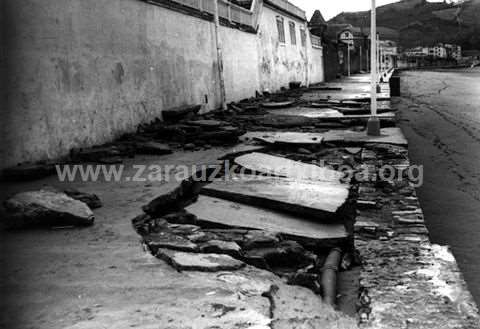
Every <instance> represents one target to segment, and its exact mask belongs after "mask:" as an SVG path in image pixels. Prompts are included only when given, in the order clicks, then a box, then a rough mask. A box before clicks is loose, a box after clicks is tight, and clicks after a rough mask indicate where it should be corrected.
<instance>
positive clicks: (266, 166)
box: [235, 152, 344, 183]
mask: <svg viewBox="0 0 480 329" xmlns="http://www.w3.org/2000/svg"><path fill="white" fill-rule="evenodd" d="M235 163H237V164H239V165H240V166H242V167H244V168H247V169H250V170H253V171H257V172H261V173H266V174H270V175H275V176H282V177H288V178H293V179H301V180H304V179H307V180H312V181H321V182H332V183H339V182H340V179H342V178H343V176H344V175H343V173H341V172H340V171H336V170H332V169H328V168H325V167H319V166H317V165H313V164H308V163H303V162H299V161H293V160H290V159H287V158H282V157H278V156H274V155H270V154H265V153H258V152H252V153H248V154H245V155H242V156H239V157H237V158H235Z"/></svg>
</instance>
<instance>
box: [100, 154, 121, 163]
mask: <svg viewBox="0 0 480 329" xmlns="http://www.w3.org/2000/svg"><path fill="white" fill-rule="evenodd" d="M97 162H98V163H103V164H117V163H122V162H123V159H122V157H120V156H112V157H106V158H99V159H98V161H97Z"/></svg>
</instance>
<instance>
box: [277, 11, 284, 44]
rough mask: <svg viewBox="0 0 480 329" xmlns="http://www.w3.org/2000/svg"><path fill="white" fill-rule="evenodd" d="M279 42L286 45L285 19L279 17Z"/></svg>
mask: <svg viewBox="0 0 480 329" xmlns="http://www.w3.org/2000/svg"><path fill="white" fill-rule="evenodd" d="M277 29H278V41H279V42H281V43H285V28H284V26H283V17H280V16H277Z"/></svg>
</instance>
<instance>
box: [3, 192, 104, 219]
mask: <svg viewBox="0 0 480 329" xmlns="http://www.w3.org/2000/svg"><path fill="white" fill-rule="evenodd" d="M4 206H5V209H6V216H5V219H4V221H5V224H6V226H7V227H9V228H30V227H52V226H88V225H92V224H93V222H94V219H95V217H94V215H93V212H92V211H91V210H90V208H89V207H88V206H87V205H86V204H85V203H83V202H81V201H78V200H75V199H73V198H71V197H69V196H68V195H66V194H65V193H62V192H55V191H48V190H38V191H29V192H22V193H18V194H16V195H14V196H13V197H11V198H9V199H8V200H6V201H5V202H4Z"/></svg>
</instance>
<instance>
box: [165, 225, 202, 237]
mask: <svg viewBox="0 0 480 329" xmlns="http://www.w3.org/2000/svg"><path fill="white" fill-rule="evenodd" d="M168 227H169V229H170V230H171V231H172V232H173V233H174V234H178V235H185V236H188V235H192V234H194V233H196V232H198V231H200V226H197V225H191V224H169V225H168Z"/></svg>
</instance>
